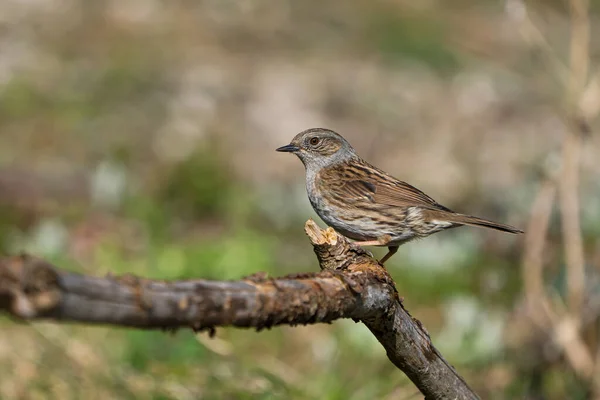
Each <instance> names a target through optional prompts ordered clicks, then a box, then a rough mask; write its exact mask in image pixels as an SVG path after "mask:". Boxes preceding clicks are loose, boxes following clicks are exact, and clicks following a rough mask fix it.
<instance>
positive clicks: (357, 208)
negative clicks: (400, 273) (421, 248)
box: [277, 128, 523, 264]
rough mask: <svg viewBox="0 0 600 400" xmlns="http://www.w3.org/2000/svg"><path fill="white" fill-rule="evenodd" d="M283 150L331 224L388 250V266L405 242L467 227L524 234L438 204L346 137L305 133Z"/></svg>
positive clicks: (312, 131)
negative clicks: (363, 154) (303, 170)
mask: <svg viewBox="0 0 600 400" xmlns="http://www.w3.org/2000/svg"><path fill="white" fill-rule="evenodd" d="M277 151H281V152H288V153H293V154H295V155H296V156H298V158H300V160H301V161H302V163H303V164H304V167H305V168H306V191H307V192H308V198H309V199H310V203H311V204H312V206H313V208H314V210H315V212H316V213H317V214H318V215H319V217H321V219H323V221H325V223H326V224H327V225H329V226H331V227H332V228H333V229H335V230H336V231H337V232H339V233H341V234H342V235H344V236H346V237H348V238H350V239H353V240H356V241H357V244H359V245H363V246H387V247H388V253H387V254H386V255H385V256H384V257H383V258H382V259H381V261H380V262H381V263H382V264H383V263H385V262H386V261H387V260H388V259H389V258H390V257H391V256H393V255H394V254H395V253H396V251H398V247H399V246H400V245H401V244H403V243H406V242H408V241H410V240H413V239H417V238H423V237H426V236H429V235H431V234H433V233H436V232H439V231H442V230H445V229H450V228H455V227H458V226H462V225H472V226H482V227H485V228H492V229H497V230H499V231H504V232H510V233H523V231H521V230H519V229H517V228H514V227H512V226H509V225H504V224H499V223H496V222H492V221H488V220H485V219H483V218H478V217H473V216H470V215H464V214H459V213H456V212H454V211H452V210H450V209H449V208H447V207H444V206H442V205H441V204H438V203H437V202H436V201H435V200H433V199H432V198H431V197H429V196H428V195H426V194H425V193H423V192H421V191H420V190H419V189H417V188H415V187H413V186H411V185H409V184H408V183H405V182H402V181H400V180H398V179H396V178H394V177H393V176H391V175H389V174H387V173H386V172H384V171H382V170H380V169H379V168H377V167H374V166H372V165H371V164H369V163H367V162H366V161H364V160H363V159H362V158H360V157H359V156H358V155H357V154H356V152H355V151H354V148H352V146H351V145H350V143H348V141H346V139H344V138H343V137H342V136H341V135H339V134H337V133H335V132H334V131H331V130H329V129H323V128H313V129H308V130H305V131H303V132H301V133H299V134H297V135H296V137H294V139H293V140H292V142H291V143H290V144H288V145H286V146H282V147H280V148H278V149H277Z"/></svg>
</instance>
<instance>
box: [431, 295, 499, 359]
mask: <svg viewBox="0 0 600 400" xmlns="http://www.w3.org/2000/svg"><path fill="white" fill-rule="evenodd" d="M444 320H445V321H446V324H445V326H444V328H443V329H442V330H441V332H440V333H439V334H438V336H437V338H436V339H435V340H434V342H435V343H438V346H439V347H440V350H441V351H442V352H444V353H445V354H448V355H449V354H453V357H457V358H461V357H462V358H463V359H464V360H465V361H471V360H473V359H478V358H485V357H490V356H493V355H494V354H497V353H498V352H499V351H501V350H502V348H503V343H504V342H503V339H502V336H503V332H504V327H505V323H506V322H505V317H504V315H503V314H501V313H499V312H492V311H490V310H488V309H486V308H484V306H482V305H481V304H480V302H479V299H477V298H476V297H473V296H455V297H453V298H451V299H449V300H448V301H447V302H446V303H445V304H444Z"/></svg>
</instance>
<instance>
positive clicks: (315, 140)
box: [308, 136, 319, 146]
mask: <svg viewBox="0 0 600 400" xmlns="http://www.w3.org/2000/svg"><path fill="white" fill-rule="evenodd" d="M308 142H309V143H310V144H311V145H312V146H316V145H318V144H319V138H318V137H316V136H315V137H313V138H310V140H309V141H308Z"/></svg>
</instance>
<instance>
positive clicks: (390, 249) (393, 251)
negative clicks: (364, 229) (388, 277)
mask: <svg viewBox="0 0 600 400" xmlns="http://www.w3.org/2000/svg"><path fill="white" fill-rule="evenodd" d="M397 251H398V246H389V247H388V252H387V254H386V255H385V256H383V258H382V259H381V260H379V262H380V263H381V264H385V262H386V261H387V260H389V259H390V257H391V256H393V255H394V254H396V252H397Z"/></svg>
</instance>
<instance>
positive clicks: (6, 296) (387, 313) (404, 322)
mask: <svg viewBox="0 0 600 400" xmlns="http://www.w3.org/2000/svg"><path fill="white" fill-rule="evenodd" d="M305 229H306V233H307V235H308V236H309V239H310V241H311V243H312V244H313V247H314V251H315V253H316V255H317V258H318V260H319V264H320V266H321V269H322V271H321V272H319V273H307V274H301V275H292V276H286V277H282V278H268V277H266V276H264V275H261V274H257V275H253V276H250V277H248V278H245V279H242V280H240V281H207V280H189V281H174V282H166V281H156V280H150V279H144V278H137V277H133V276H124V277H106V278H97V277H90V276H85V275H79V274H74V273H70V272H66V271H63V270H60V269H59V268H57V267H55V266H53V265H51V264H50V263H48V262H46V261H43V260H40V259H36V258H33V257H29V256H18V257H11V258H7V259H3V260H0V309H1V310H4V311H5V312H7V313H9V314H10V315H12V316H14V317H17V318H19V319H24V320H38V319H49V320H56V321H72V322H82V323H90V324H111V325H117V326H129V327H137V328H163V329H178V328H184V327H190V328H192V329H194V330H205V329H206V330H211V331H212V330H214V328H215V327H217V326H236V327H247V328H250V327H251V328H255V329H257V330H260V329H262V328H268V327H271V326H275V325H282V324H285V325H297V324H309V323H319V322H330V321H333V320H335V319H338V318H353V319H354V320H357V321H361V322H363V323H364V324H365V325H366V326H367V327H368V328H369V329H370V330H371V332H372V333H373V334H374V335H375V336H376V337H377V339H378V340H379V342H380V343H381V344H382V345H383V347H384V348H385V350H386V352H387V355H388V357H389V359H390V360H391V361H392V362H393V363H394V364H395V365H396V366H397V367H398V368H399V369H401V370H402V371H403V372H404V373H406V375H407V376H408V377H409V378H410V379H411V380H412V381H413V382H414V383H415V385H416V386H417V387H418V388H419V390H420V391H421V392H422V393H423V394H424V395H425V398H426V399H477V398H478V397H477V395H476V394H475V393H474V392H473V391H472V390H471V389H470V388H469V387H468V385H467V384H466V383H465V381H464V380H463V379H462V378H461V377H460V376H459V375H458V373H457V372H456V371H455V370H454V368H453V367H452V366H450V365H449V364H448V363H447V362H446V361H445V360H444V358H443V357H442V355H441V354H440V353H439V352H438V351H437V349H436V348H435V347H434V346H433V344H432V343H431V340H430V338H429V335H428V334H427V332H426V330H425V329H424V328H423V327H422V325H421V323H420V322H419V321H417V320H416V319H414V318H412V317H411V316H410V314H409V313H408V312H407V311H406V310H405V308H404V307H403V305H402V303H401V301H400V299H399V297H398V293H397V292H396V288H395V286H394V282H393V280H392V278H391V277H390V275H389V274H388V273H387V271H386V270H385V268H383V267H382V266H381V265H379V264H378V263H377V261H375V260H374V259H373V258H372V257H371V256H370V255H369V253H367V252H366V251H364V250H363V249H361V248H358V247H356V246H355V245H353V244H351V243H350V242H348V241H347V240H346V239H345V238H343V237H341V236H338V235H337V234H336V233H335V232H334V231H333V230H331V229H327V230H322V229H321V228H319V227H318V226H317V225H316V224H315V223H314V222H313V221H311V220H309V221H308V222H307V223H306V228H305Z"/></svg>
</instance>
